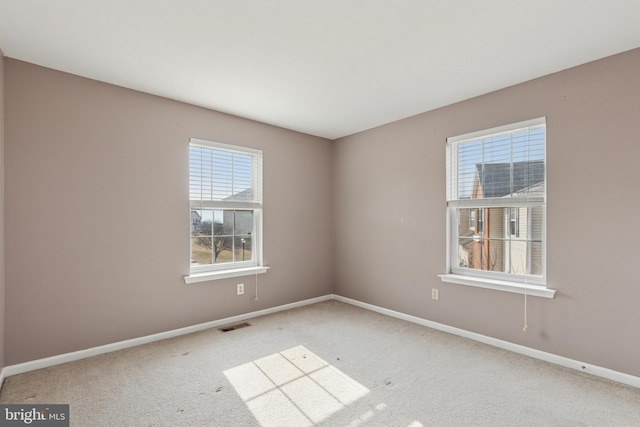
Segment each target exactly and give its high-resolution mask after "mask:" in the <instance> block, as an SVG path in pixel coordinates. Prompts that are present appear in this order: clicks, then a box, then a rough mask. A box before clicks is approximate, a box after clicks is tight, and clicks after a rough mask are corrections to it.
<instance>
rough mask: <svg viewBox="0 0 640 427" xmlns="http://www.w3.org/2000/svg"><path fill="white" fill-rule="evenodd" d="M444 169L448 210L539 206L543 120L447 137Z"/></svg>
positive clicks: (542, 193) (542, 188)
mask: <svg viewBox="0 0 640 427" xmlns="http://www.w3.org/2000/svg"><path fill="white" fill-rule="evenodd" d="M446 167H447V190H446V191H447V205H448V206H451V207H465V206H468V207H481V206H484V207H490V206H499V205H505V204H508V205H513V206H516V205H521V204H531V203H534V204H543V203H544V201H545V183H544V181H545V120H544V118H540V119H534V120H529V121H526V122H520V123H516V124H513V125H508V126H503V127H499V128H494V129H490V130H488V131H483V132H481V133H480V132H479V133H471V134H466V135H461V136H457V137H453V138H448V139H447V166H446ZM505 199H508V201H507V200H505Z"/></svg>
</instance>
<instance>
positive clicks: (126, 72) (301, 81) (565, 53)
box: [0, 0, 640, 139]
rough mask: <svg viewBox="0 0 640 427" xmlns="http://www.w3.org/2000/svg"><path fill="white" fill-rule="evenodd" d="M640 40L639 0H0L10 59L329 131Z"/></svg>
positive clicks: (374, 122)
mask: <svg viewBox="0 0 640 427" xmlns="http://www.w3.org/2000/svg"><path fill="white" fill-rule="evenodd" d="M639 46H640V0H457V1H452V0H55V1H54V0H0V48H1V49H2V50H3V52H4V53H5V55H6V56H8V57H11V58H15V59H20V60H23V61H28V62H31V63H34V64H39V65H43V66H45V67H50V68H54V69H57V70H62V71H66V72H69V73H73V74H77V75H80V76H84V77H89V78H92V79H96V80H100V81H104V82H108V83H113V84H116V85H119V86H124V87H128V88H132V89H137V90H140V91H144V92H148V93H152V94H156V95H160V96H164V97H167V98H172V99H176V100H180V101H184V102H188V103H191V104H195V105H199V106H203V107H207V108H211V109H214V110H218V111H222V112H227V113H231V114H234V115H237V116H241V117H246V118H250V119H254V120H258V121H261V122H265V123H270V124H273V125H277V126H281V127H284V128H288V129H293V130H297V131H300V132H305V133H309V134H312V135H318V136H322V137H326V138H330V139H336V138H339V137H341V136H345V135H349V134H352V133H355V132H359V131H362V130H365V129H369V128H372V127H376V126H379V125H382V124H385V123H389V122H392V121H395V120H398V119H401V118H404V117H408V116H412V115H415V114H418V113H421V112H424V111H428V110H431V109H434V108H438V107H441V106H444V105H448V104H451V103H454V102H457V101H461V100H464V99H468V98H471V97H474V96H477V95H480V94H483V93H487V92H490V91H493V90H496V89H500V88H503V87H506V86H510V85H513V84H516V83H520V82H523V81H527V80H530V79H533V78H536V77H539V76H542V75H545V74H549V73H552V72H556V71H560V70H563V69H566V68H569V67H572V66H575V65H578V64H582V63H585V62H589V61H592V60H595V59H598V58H602V57H605V56H609V55H612V54H615V53H618V52H623V51H625V50H629V49H632V48H636V47H639ZM639 72H640V70H639Z"/></svg>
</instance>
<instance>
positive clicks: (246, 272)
mask: <svg viewBox="0 0 640 427" xmlns="http://www.w3.org/2000/svg"><path fill="white" fill-rule="evenodd" d="M267 270H269V267H264V266H261V267H247V268H235V269H229V270H217V271H205V272H202V273H193V274H190V275H188V276H184V283H186V284H187V285H190V284H192V283H200V282H209V281H212V280H220V279H228V278H230V277H240V276H253V275H255V274H263V273H266V272H267Z"/></svg>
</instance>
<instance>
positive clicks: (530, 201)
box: [438, 117, 556, 298]
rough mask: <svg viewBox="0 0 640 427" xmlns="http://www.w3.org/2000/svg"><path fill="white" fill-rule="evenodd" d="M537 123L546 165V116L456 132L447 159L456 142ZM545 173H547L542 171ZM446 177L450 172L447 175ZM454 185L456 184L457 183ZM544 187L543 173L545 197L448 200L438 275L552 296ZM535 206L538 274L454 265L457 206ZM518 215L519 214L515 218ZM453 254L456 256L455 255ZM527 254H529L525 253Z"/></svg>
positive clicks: (447, 279)
mask: <svg viewBox="0 0 640 427" xmlns="http://www.w3.org/2000/svg"><path fill="white" fill-rule="evenodd" d="M537 125H545V141H544V145H545V156H544V161H545V168H546V164H547V156H546V118H545V117H540V118H536V119H532V120H526V121H522V122H517V123H512V124H508V125H504V126H498V127H494V128H490V129H485V130H481V131H476V132H471V133H467V134H464V135H459V136H455V137H451V138H447V146H446V147H447V148H446V153H447V162H450V161H451V159H450V156H451V153H450V150H451V148H450V147H451V145H453V144H455V145H459V144H461V143H464V142H467V141H469V142H470V141H473V140H477V139H481V138H483V137H488V136H490V135H491V136H495V135H496V134H500V133H505V134H507V133H513V132H515V131H517V130H518V129H524V128H527V127H531V126H537ZM449 168H450V165H449V164H448V163H447V171H449V170H450V169H449ZM545 175H546V173H545ZM447 178H449V176H448V175H447ZM446 184H447V189H446V190H447V199H450V192H451V191H452V189H451V187H450V185H451V182H450V181H449V179H447V183H446ZM456 185H457V184H456ZM546 189H547V179H546V176H545V180H544V197H534V196H532V197H528V198H526V199H524V200H518V199H516V200H509V202H507V203H501V202H496V201H494V200H491V199H487V200H482V201H481V199H478V201H473V202H471V203H468V201H466V200H462V199H455V200H454V201H449V200H447V207H446V212H447V215H446V236H447V240H446V266H445V267H446V270H445V271H446V272H447V273H445V274H439V275H438V277H440V279H441V280H442V282H445V283H455V284H460V285H467V286H474V287H480V288H488V289H494V290H500V291H506V292H514V293H521V294H527V295H533V296H541V297H546V298H553V297H554V295H555V292H556V291H555V290H553V289H550V288H548V287H547V283H546V269H547V256H546V255H547V248H546V245H547V238H546V236H547V233H546V227H547V221H546V194H547V192H546ZM497 206H501V207H513V208H516V207H518V208H519V207H527V206H529V207H534V206H540V207H541V208H542V215H543V218H544V220H543V222H542V231H541V232H542V247H541V251H542V272H541V275H540V276H530V275H516V274H512V273H502V272H493V271H471V270H469V269H463V270H461V269H460V268H456V267H454V263H453V261H455V260H457V253H455V249H456V248H457V240H458V231H457V225H458V220H457V209H460V208H471V209H473V208H476V209H478V208H491V207H497ZM478 215H479V214H476V227H475V228H476V232H478V230H477V229H478V226H479V218H478V217H477V216H478ZM518 219H519V218H518ZM454 255H455V256H454ZM529 256H530V254H528V257H529Z"/></svg>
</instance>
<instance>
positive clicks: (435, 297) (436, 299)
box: [431, 288, 440, 301]
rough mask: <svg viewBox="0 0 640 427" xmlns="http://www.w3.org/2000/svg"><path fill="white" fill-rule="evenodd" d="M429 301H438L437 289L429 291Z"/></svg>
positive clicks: (438, 292) (438, 293)
mask: <svg viewBox="0 0 640 427" xmlns="http://www.w3.org/2000/svg"><path fill="white" fill-rule="evenodd" d="M431 299H432V300H435V301H438V299H440V291H439V290H438V289H436V288H432V289H431Z"/></svg>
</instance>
